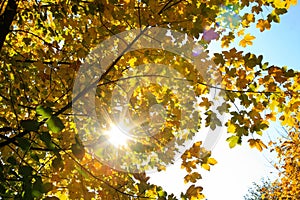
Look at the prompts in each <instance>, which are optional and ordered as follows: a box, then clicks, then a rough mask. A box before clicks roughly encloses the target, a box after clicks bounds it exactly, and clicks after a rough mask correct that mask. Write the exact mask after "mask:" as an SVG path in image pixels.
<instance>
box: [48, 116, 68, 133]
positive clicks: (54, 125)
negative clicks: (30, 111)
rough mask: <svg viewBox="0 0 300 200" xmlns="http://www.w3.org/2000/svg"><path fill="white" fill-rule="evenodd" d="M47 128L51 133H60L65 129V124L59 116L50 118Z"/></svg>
mask: <svg viewBox="0 0 300 200" xmlns="http://www.w3.org/2000/svg"><path fill="white" fill-rule="evenodd" d="M46 123H47V126H48V128H49V130H50V131H52V132H53V133H59V132H60V131H61V130H63V129H64V128H65V126H64V124H63V123H62V121H61V120H60V119H59V118H58V117H57V116H54V115H53V116H52V117H50V118H49V119H48V120H47V121H46Z"/></svg>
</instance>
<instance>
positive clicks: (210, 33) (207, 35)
mask: <svg viewBox="0 0 300 200" xmlns="http://www.w3.org/2000/svg"><path fill="white" fill-rule="evenodd" d="M202 38H203V39H204V40H205V41H206V42H210V41H211V40H215V39H217V38H219V34H218V33H217V32H215V30H214V29H209V30H205V31H204V33H203V36H202Z"/></svg>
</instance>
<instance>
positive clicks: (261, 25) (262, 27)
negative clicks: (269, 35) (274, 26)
mask: <svg viewBox="0 0 300 200" xmlns="http://www.w3.org/2000/svg"><path fill="white" fill-rule="evenodd" d="M256 28H259V29H260V32H263V31H264V30H265V29H267V30H269V29H270V28H271V24H270V22H269V21H268V20H263V19H259V20H258V22H257V24H256Z"/></svg>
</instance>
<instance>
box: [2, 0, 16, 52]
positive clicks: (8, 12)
mask: <svg viewBox="0 0 300 200" xmlns="http://www.w3.org/2000/svg"><path fill="white" fill-rule="evenodd" d="M16 14H17V0H8V2H7V5H6V8H5V11H4V13H3V14H2V15H1V16H0V30H1V31H0V51H1V49H2V47H3V44H4V41H5V38H6V36H7V34H8V33H9V32H10V30H9V27H10V26H11V24H12V22H13V20H14V17H15V16H16Z"/></svg>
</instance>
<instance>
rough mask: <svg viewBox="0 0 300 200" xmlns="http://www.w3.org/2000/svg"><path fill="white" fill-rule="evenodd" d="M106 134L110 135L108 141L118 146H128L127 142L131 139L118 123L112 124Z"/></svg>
mask: <svg viewBox="0 0 300 200" xmlns="http://www.w3.org/2000/svg"><path fill="white" fill-rule="evenodd" d="M105 134H106V135H107V136H108V141H109V142H110V143H111V144H112V145H114V146H115V147H118V148H119V147H126V146H127V142H128V140H129V139H130V137H129V136H128V135H126V133H124V131H122V130H121V129H120V128H119V127H118V126H116V125H112V126H111V128H110V129H109V130H108V131H106V132H105Z"/></svg>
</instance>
